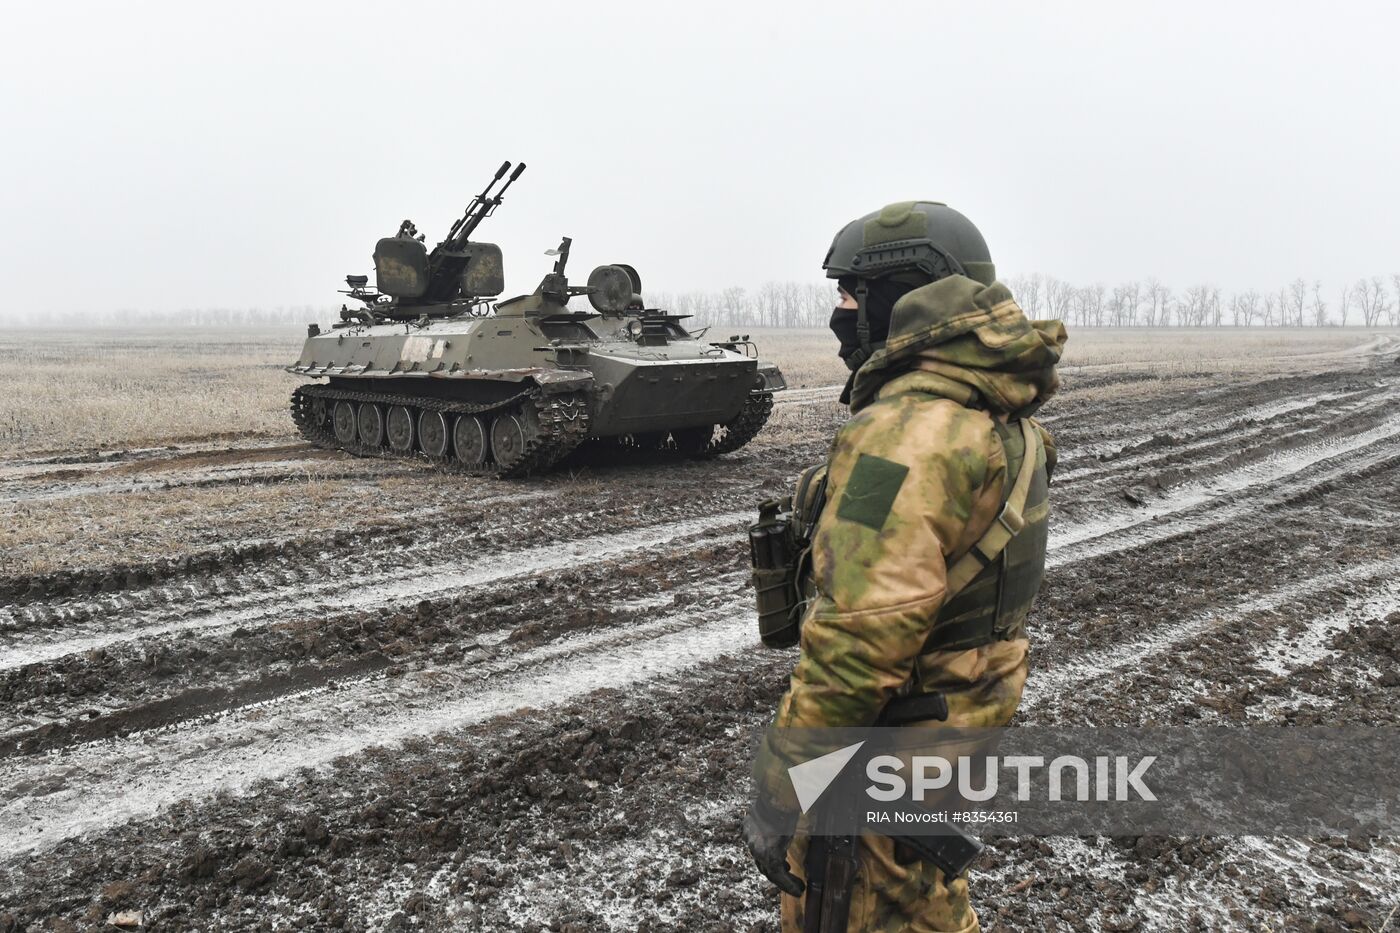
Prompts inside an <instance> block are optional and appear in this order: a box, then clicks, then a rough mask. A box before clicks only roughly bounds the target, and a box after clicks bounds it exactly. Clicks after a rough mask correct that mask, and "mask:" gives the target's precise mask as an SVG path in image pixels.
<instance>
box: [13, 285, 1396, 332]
mask: <svg viewBox="0 0 1400 933" xmlns="http://www.w3.org/2000/svg"><path fill="white" fill-rule="evenodd" d="M1005 282H1006V284H1007V286H1008V287H1010V289H1011V292H1012V294H1013V295H1015V296H1016V300H1017V302H1018V303H1019V304H1020V305H1021V307H1022V308H1023V309H1024V310H1025V312H1026V313H1027V314H1028V315H1029V316H1031V317H1033V318H1041V317H1045V318H1059V319H1060V320H1062V321H1064V322H1065V323H1066V324H1069V325H1071V326H1078V327H1086V326H1087V327H1171V326H1179V327H1219V326H1223V325H1233V326H1235V327H1305V326H1312V327H1325V326H1337V325H1341V326H1346V325H1364V326H1366V327H1381V326H1390V327H1400V274H1397V275H1392V276H1390V280H1389V283H1387V281H1386V280H1385V279H1384V278H1382V277H1381V276H1371V277H1370V278H1362V279H1358V280H1357V281H1356V282H1355V283H1353V284H1351V285H1344V286H1342V288H1341V289H1340V291H1338V292H1335V293H1331V294H1327V293H1325V292H1324V289H1323V286H1322V283H1321V282H1319V281H1312V282H1308V281H1307V280H1306V279H1303V278H1296V279H1294V280H1293V281H1292V282H1289V283H1288V284H1286V285H1284V286H1282V287H1281V288H1279V289H1278V290H1276V291H1262V292H1261V291H1259V290H1256V289H1248V290H1246V291H1241V292H1230V293H1228V294H1227V293H1226V292H1225V291H1224V290H1223V289H1221V288H1220V287H1219V286H1216V285H1209V284H1200V285H1191V286H1188V287H1186V288H1183V289H1180V290H1176V289H1173V288H1172V287H1171V286H1169V285H1165V284H1163V283H1162V282H1161V281H1159V280H1158V279H1156V278H1149V279H1147V280H1145V281H1131V282H1124V283H1122V284H1119V285H1114V286H1112V287H1109V286H1107V285H1104V284H1102V283H1095V284H1093V285H1074V284H1072V283H1070V282H1066V281H1064V280H1063V279H1058V278H1056V277H1055V276H1053V275H1041V274H1039V273H1036V274H1033V275H1024V276H1012V277H1010V278H1007V279H1005ZM646 298H647V306H648V307H655V308H664V309H666V310H668V311H670V312H671V313H673V314H684V315H690V316H691V318H692V319H693V324H695V325H697V326H703V325H714V326H717V327H725V328H728V327H741V328H742V327H824V326H825V325H826V322H827V319H828V318H829V317H830V316H831V309H832V307H833V306H834V305H835V303H836V286H835V283H833V282H829V281H825V282H765V283H764V284H762V285H760V286H759V287H757V288H753V289H747V288H743V287H740V286H737V285H735V286H730V287H729V288H724V289H719V290H717V291H679V292H649V293H648V294H647V296H646ZM581 310H582V309H581ZM337 317H338V312H337V309H335V308H333V307H331V306H329V305H327V306H313V305H300V306H296V307H277V308H188V309H182V310H178V311H136V310H129V309H128V310H120V311H111V312H91V313H74V314H66V315H54V314H43V315H41V314H37V313H28V314H26V313H25V312H23V311H20V312H19V313H18V314H17V316H15V317H12V318H11V322H12V323H16V324H19V325H22V326H40V327H45V326H47V327H61V326H87V325H98V326H102V325H106V326H152V327H157V326H158V327H254V326H281V325H291V326H303V325H305V324H307V323H309V322H313V321H316V322H321V323H325V322H327V321H332V320H335V319H336V318H337Z"/></svg>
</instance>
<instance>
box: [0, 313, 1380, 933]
mask: <svg viewBox="0 0 1400 933" xmlns="http://www.w3.org/2000/svg"><path fill="white" fill-rule="evenodd" d="M1397 354H1400V343H1397V342H1395V341H1393V340H1389V339H1383V340H1381V341H1380V342H1378V343H1377V342H1371V343H1368V344H1367V345H1365V346H1364V347H1363V348H1362V349H1361V351H1360V352H1356V353H1354V354H1350V355H1346V356H1337V355H1331V356H1327V357H1325V358H1320V359H1318V360H1316V361H1313V362H1311V363H1310V364H1309V365H1308V366H1302V367H1300V364H1299V362H1298V361H1297V360H1296V359H1293V360H1291V361H1290V362H1289V363H1288V365H1287V366H1286V367H1285V366H1280V367H1279V368H1278V371H1276V372H1272V373H1271V372H1270V371H1269V367H1267V366H1260V367H1259V368H1258V371H1257V372H1254V373H1251V374H1249V375H1240V374H1238V373H1236V374H1234V375H1231V376H1223V375H1220V376H1211V375H1209V374H1208V373H1207V374H1202V373H1201V372H1199V371H1192V372H1190V373H1188V374H1184V375H1183V376H1182V377H1181V378H1172V377H1170V376H1167V375H1163V374H1162V373H1160V372H1155V373H1154V372H1149V371H1146V370H1137V371H1135V370H1134V369H1133V368H1132V367H1120V366H1112V367H1085V368H1083V369H1082V370H1079V371H1073V370H1071V371H1068V372H1067V373H1066V377H1065V381H1066V388H1065V391H1064V392H1063V394H1062V395H1061V396H1060V397H1059V398H1058V399H1057V400H1056V401H1055V402H1054V404H1053V405H1052V407H1051V409H1050V410H1049V411H1048V412H1047V414H1048V417H1047V419H1046V421H1047V423H1048V425H1049V427H1050V428H1051V429H1052V430H1053V431H1054V432H1055V433H1056V435H1057V438H1058V440H1059V444H1060V447H1061V450H1062V452H1063V453H1062V461H1061V467H1060V472H1059V473H1058V475H1057V477H1056V482H1055V489H1054V493H1055V513H1054V518H1053V522H1054V525H1053V533H1052V540H1051V557H1050V563H1051V566H1052V572H1051V573H1050V575H1049V580H1048V583H1047V586H1046V589H1045V591H1044V592H1043V594H1042V596H1041V599H1040V602H1039V604H1038V608H1037V611H1036V613H1035V615H1034V616H1033V624H1032V631H1033V639H1034V654H1033V670H1032V675H1031V679H1030V682H1029V685H1028V687H1027V694H1026V701H1025V705H1024V707H1023V710H1022V712H1021V714H1020V716H1019V718H1020V720H1021V721H1023V722H1028V723H1096V724H1118V725H1127V724H1171V725H1182V724H1187V723H1222V724H1223V723H1245V722H1254V723H1257V722H1264V723H1275V724H1290V723H1297V724H1310V723H1328V722H1346V723H1353V724H1395V723H1396V722H1397V720H1398V719H1400V689H1397V687H1400V637H1397V634H1400V584H1397V580H1400V532H1397V530H1396V527H1395V523H1394V521H1395V515H1396V514H1397V513H1400V360H1397ZM1300 368H1301V370H1302V371H1300ZM835 394H836V389H835V388H832V387H819V388H810V389H802V390H799V391H795V392H793V393H792V394H790V395H789V396H787V397H786V398H785V399H784V401H783V402H782V403H781V404H780V405H779V406H778V408H777V409H776V410H775V414H774V419H773V423H772V424H771V425H770V428H769V429H768V430H767V431H766V433H765V434H763V435H760V437H759V439H758V441H756V442H755V443H754V444H753V445H751V446H750V447H748V448H746V449H745V450H743V451H740V452H739V453H738V454H734V455H730V456H728V457H726V458H723V459H721V460H718V461H714V462H707V463H684V462H661V463H655V464H652V465H650V466H597V465H574V466H573V467H571V468H568V469H565V470H563V471H560V472H557V473H555V474H552V475H550V476H547V477H544V478H542V479H537V480H534V481H531V482H528V483H521V482H505V481H494V480H470V481H468V480H463V479H462V478H460V477H455V476H448V475H441V474H437V473H434V472H433V471H431V470H430V469H427V468H425V467H422V466H416V465H406V464H399V463H391V462H385V461H359V460H354V459H350V458H347V457H342V456H339V455H336V454H331V453H327V452H322V451H315V450H313V449H311V448H309V447H307V446H305V445H301V444H297V443H292V442H290V441H288V440H285V439H273V440H266V439H245V440H239V439H236V438H235V439H227V438H220V439H215V440H210V441H208V442H192V443H188V444H180V445H175V446H171V447H162V448H152V449H141V450H125V451H116V452H111V451H109V452H105V453H86V454H72V455H50V456H38V457H29V458H27V459H20V458H14V459H11V460H8V461H4V462H0V508H3V509H6V510H8V511H6V512H5V514H6V515H8V516H9V517H10V519H11V520H13V521H15V522H17V523H29V524H32V525H34V526H35V528H36V529H38V530H36V531H35V532H34V533H33V534H32V535H29V536H28V537H25V536H24V535H23V534H20V535H19V536H18V537H17V540H18V541H20V542H21V544H23V546H22V547H21V546H18V545H17V546H16V547H15V548H14V549H13V551H12V553H11V554H10V555H9V557H8V558H7V564H6V565H5V566H3V567H0V933H10V931H15V930H30V929H33V930H72V929H91V928H99V927H102V926H104V925H106V924H107V923H108V922H109V920H116V919H120V920H123V921H132V922H134V921H136V920H138V919H139V921H140V922H141V924H142V927H141V928H142V929H153V930H190V929H199V930H281V929H315V930H321V929H355V930H360V929H374V930H379V929H390V930H398V929H405V930H406V929H434V930H436V929H460V930H477V929H480V930H510V929H535V930H541V929H550V930H595V929H615V930H636V929H642V930H662V929H667V930H669V929H686V930H731V929H758V930H772V929H776V919H775V918H776V902H777V898H776V894H775V893H774V891H773V889H772V888H771V887H770V886H768V884H767V883H766V882H764V881H762V880H761V879H760V878H759V876H758V875H757V874H756V873H755V871H754V870H752V869H751V867H750V864H749V861H748V858H747V856H746V854H745V852H744V850H743V848H742V844H741V843H740V841H739V837H738V821H739V818H740V815H741V812H742V801H743V799H744V797H745V795H746V793H747V766H748V755H749V742H750V740H751V737H752V735H753V734H754V733H755V731H756V730H758V729H759V728H761V727H762V725H763V724H764V723H765V722H766V719H767V717H768V716H769V715H771V710H772V707H773V704H774V703H775V701H776V699H777V697H778V696H779V694H780V693H781V691H782V689H783V686H784V682H785V677H786V674H787V671H788V669H789V668H790V666H791V664H792V661H793V656H792V655H791V654H789V653H785V652H772V651H765V650H762V649H761V648H759V646H758V644H757V638H756V634H755V630H754V623H753V618H752V613H751V610H750V594H749V592H748V589H747V576H746V570H745V568H746V559H747V558H746V550H745V548H746V545H745V542H744V538H743V537H742V534H741V528H742V526H743V524H744V523H745V522H746V521H747V520H748V519H749V516H750V513H751V512H752V510H753V507H754V506H755V504H756V503H757V502H758V501H759V500H761V499H762V498H764V497H765V496H767V495H769V494H771V493H773V492H774V491H776V490H778V489H779V488H781V487H782V486H783V484H784V483H785V482H787V481H788V480H789V479H790V478H791V476H792V475H793V474H795V473H796V472H797V471H798V470H799V469H801V468H802V467H804V466H806V465H807V464H809V463H811V462H815V461H817V460H818V459H820V458H821V457H822V455H823V452H824V449H825V446H826V444H827V442H828V439H829V437H830V434H831V431H832V429H833V428H834V427H835V426H836V425H837V424H839V422H840V420H841V418H842V414H841V411H840V409H839V408H838V406H836V405H835V402H834V398H835ZM289 430H290V428H289ZM43 529H52V531H51V532H43ZM59 555H61V559H60V556H59ZM974 890H975V892H976V901H977V905H978V909H979V913H980V915H981V917H982V920H983V923H984V926H985V927H986V928H988V929H1012V930H1021V929H1083V930H1132V929H1154V930H1180V929H1262V928H1265V927H1269V928H1276V929H1277V928H1289V929H1292V928H1297V929H1308V930H1312V929H1324V930H1329V929H1339V930H1340V929H1357V930H1362V929H1372V930H1375V929H1379V928H1380V926H1381V925H1382V923H1383V922H1384V920H1385V917H1386V914H1387V913H1388V912H1389V911H1390V910H1391V908H1392V907H1393V906H1394V905H1395V903H1396V900H1397V897H1400V894H1397V891H1400V843H1397V841H1396V840H1394V839H1381V840H1366V841H1361V840H1351V841H1345V840H1312V841H1299V840H1288V839H1278V840H1270V839H1255V838H1244V839H1228V838H1218V839H1215V838H1206V839H1201V838H1191V839H1159V838H1145V837H1144V838H1140V839H1093V838H1090V839H1078V838H1052V839H1010V840H1004V841H1001V842H1000V843H998V844H997V845H996V846H995V847H992V848H989V850H988V851H987V852H986V853H985V854H984V856H983V858H982V860H981V862H980V863H979V864H978V866H977V867H976V868H975V869H974ZM1392 925H1394V921H1392Z"/></svg>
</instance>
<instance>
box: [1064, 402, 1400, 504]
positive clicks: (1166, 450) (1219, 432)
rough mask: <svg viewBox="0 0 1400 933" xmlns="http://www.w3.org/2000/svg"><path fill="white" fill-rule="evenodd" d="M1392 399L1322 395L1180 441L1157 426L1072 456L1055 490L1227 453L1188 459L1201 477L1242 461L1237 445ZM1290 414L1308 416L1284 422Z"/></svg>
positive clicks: (1205, 426) (1258, 408)
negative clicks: (1148, 433) (1142, 436)
mask: <svg viewBox="0 0 1400 933" xmlns="http://www.w3.org/2000/svg"><path fill="white" fill-rule="evenodd" d="M1349 399H1356V401H1355V402H1353V403H1352V404H1349V405H1342V406H1339V407H1338V408H1336V409H1329V410H1323V411H1320V410H1319V409H1321V408H1322V407H1323V406H1325V405H1329V404H1332V403H1336V402H1342V401H1345V400H1349ZM1394 399H1395V395H1394V394H1393V393H1390V392H1387V393H1377V392H1375V391H1374V390H1372V391H1366V390H1361V391H1353V392H1336V393H1320V394H1318V395H1313V396H1309V397H1307V398H1305V399H1298V400H1289V401H1284V402H1267V403H1264V404H1261V405H1254V406H1250V407H1249V408H1246V409H1244V410H1242V411H1240V412H1239V413H1238V414H1234V415H1230V416H1227V417H1225V418H1220V419H1215V420H1211V421H1207V422H1204V423H1196V424H1193V425H1191V426H1189V428H1188V429H1187V430H1186V432H1185V434H1184V436H1182V437H1176V436H1173V435H1172V434H1170V433H1167V432H1164V431H1163V430H1162V429H1161V427H1160V426H1158V425H1154V426H1153V427H1154V434H1153V435H1152V437H1151V438H1149V439H1147V440H1145V441H1140V442H1139V443H1137V444H1128V445H1126V446H1124V445H1121V444H1112V445H1105V446H1104V447H1103V448H1102V449H1101V450H1100V451H1099V452H1097V453H1096V452H1095V451H1094V450H1093V449H1092V448H1091V449H1086V450H1075V451H1073V452H1072V455H1071V456H1070V457H1067V458H1066V460H1065V462H1064V463H1063V464H1062V465H1061V467H1057V469H1056V475H1055V483H1056V486H1057V488H1059V489H1060V490H1062V491H1063V490H1064V489H1065V488H1066V487H1067V486H1073V485H1076V484H1079V483H1082V482H1085V481H1086V480H1087V481H1093V480H1095V479H1096V478H1100V477H1108V478H1113V479H1116V478H1118V474H1120V473H1123V472H1126V471H1128V470H1133V471H1136V470H1139V469H1141V468H1143V467H1150V466H1156V465H1162V464H1165V463H1166V462H1168V461H1173V460H1177V459H1181V458H1183V456H1184V455H1188V454H1195V455H1199V454H1202V453H1209V452H1213V451H1216V450H1220V451H1223V453H1222V454H1221V455H1220V456H1219V457H1212V458H1210V459H1206V460H1204V461H1203V460H1201V459H1189V460H1188V461H1187V463H1186V464H1185V465H1186V466H1187V467H1189V469H1191V470H1192V471H1193V472H1199V471H1201V470H1202V469H1204V468H1207V467H1210V466H1214V465H1216V464H1219V463H1227V462H1228V461H1229V460H1231V459H1232V458H1234V457H1236V456H1238V453H1239V450H1238V448H1236V449H1232V447H1233V446H1234V445H1242V444H1244V443H1245V442H1251V443H1253V442H1263V443H1268V442H1269V441H1270V440H1271V439H1277V434H1278V433H1279V432H1285V431H1286V432H1287V434H1288V437H1289V440H1290V441H1292V440H1294V439H1295V438H1296V436H1297V434H1298V433H1299V432H1305V433H1312V432H1315V431H1317V430H1318V429H1319V428H1320V427H1335V426H1336V425H1337V423H1338V420H1339V418H1341V417H1345V416H1349V415H1352V414H1354V413H1362V414H1370V413H1372V412H1373V411H1377V410H1380V409H1382V408H1383V407H1384V406H1386V405H1389V404H1392V403H1393V401H1394ZM1290 415H1301V416H1304V417H1303V418H1300V419H1297V420H1294V419H1288V420H1285V419H1286V418H1287V416H1290ZM1178 430H1179V429H1178ZM1081 464H1083V465H1081Z"/></svg>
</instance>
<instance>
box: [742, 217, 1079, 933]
mask: <svg viewBox="0 0 1400 933" xmlns="http://www.w3.org/2000/svg"><path fill="white" fill-rule="evenodd" d="M823 265H824V268H825V269H826V273H827V276H828V277H829V278H834V279H836V280H837V282H838V285H839V295H840V298H841V303H840V304H839V305H838V306H837V307H836V309H835V311H834V312H833V314H832V317H831V329H832V331H834V332H835V334H836V336H837V338H838V339H839V340H840V343H841V347H840V355H841V357H842V358H843V359H844V360H845V361H846V364H847V366H848V367H849V368H850V369H851V371H852V372H851V377H850V381H849V382H848V383H847V385H846V391H845V393H844V394H843V396H842V399H843V401H848V402H849V404H850V408H851V413H852V417H851V420H850V421H849V422H848V423H847V424H846V425H845V427H844V428H842V430H841V431H840V433H839V434H838V435H837V437H836V440H835V442H834V444H833V447H832V451H831V455H830V458H829V460H828V468H827V481H826V502H827V503H828V505H827V506H826V507H825V508H823V510H822V512H821V515H820V518H819V519H818V520H817V523H816V526H815V531H814V536H813V539H812V555H811V556H812V563H811V573H810V579H809V581H808V582H809V584H810V586H811V587H812V588H813V589H814V591H815V595H814V598H813V599H812V600H811V601H810V602H809V603H808V605H807V608H806V611H805V613H804V614H803V615H802V626H801V652H800V655H799V657H798V661H797V666H796V668H795V669H794V670H793V673H792V679H791V683H790V686H789V688H788V691H787V693H786V694H785V695H784V696H783V698H782V700H781V702H780V703H779V705H778V711H777V715H776V717H775V720H774V725H775V726H776V727H779V728H784V727H844V726H872V725H883V724H891V723H900V724H903V723H908V722H910V720H911V719H917V718H919V716H920V715H923V714H916V715H915V716H909V715H902V714H901V709H902V710H903V712H904V713H908V712H909V711H911V710H916V711H925V710H937V711H938V713H941V712H942V707H943V706H945V705H946V717H944V718H942V719H936V718H935V719H928V720H926V721H921V722H917V723H916V726H917V727H921V728H948V727H982V726H1001V725H1005V724H1006V723H1007V722H1008V721H1009V720H1010V719H1011V717H1012V714H1013V713H1014V712H1015V711H1016V707H1017V704H1018V703H1019V702H1020V697H1021V689H1022V687H1023V685H1024V684H1025V680H1026V670H1027V668H1026V655H1027V648H1028V640H1027V637H1026V630H1025V620H1026V615H1027V613H1028V612H1029V610H1030V607H1031V603H1032V600H1033V599H1034V597H1035V595H1036V592H1037V590H1038V589H1039V587H1040V581H1041V577H1042V575H1043V573H1044V566H1045V542H1046V526H1047V515H1048V483H1049V475H1050V472H1051V471H1052V470H1053V468H1054V465H1055V448H1054V443H1053V440H1052V439H1051V437H1050V435H1049V434H1048V433H1047V432H1046V431H1045V430H1044V429H1043V428H1041V427H1040V426H1039V425H1037V424H1035V422H1034V421H1032V420H1031V418H1030V416H1031V414H1032V412H1034V411H1035V410H1036V409H1038V408H1039V407H1040V405H1041V404H1042V403H1043V402H1044V401H1045V400H1046V399H1047V398H1049V397H1050V396H1051V395H1052V394H1053V393H1054V392H1055V390H1056V388H1057V386H1058V378H1057V376H1056V372H1055V365H1056V363H1057V362H1058V360H1059V358H1060V353H1061V349H1062V347H1063V345H1064V342H1065V339H1066V337H1065V331H1064V327H1063V326H1062V325H1061V324H1060V322H1058V321H1035V322H1032V321H1029V320H1027V319H1026V316H1025V315H1024V314H1023V313H1022V312H1021V309H1020V308H1019V307H1018V306H1017V305H1016V302H1015V301H1014V300H1013V298H1012V296H1011V293H1010V292H1009V291H1008V290H1007V288H1006V286H1004V285H1002V284H1000V283H998V282H997V281H996V280H995V269H994V266H993V264H992V262H991V256H990V255H989V253H988V251H987V246H986V243H985V242H984V241H983V239H982V235H981V234H980V233H979V232H978V230H977V228H976V227H974V226H973V225H972V223H971V222H970V221H969V220H968V219H967V218H966V217H964V216H963V215H962V214H960V213H958V212H957V211H955V210H953V209H951V208H949V207H947V206H946V205H943V204H939V203H935V202H929V201H911V202H903V203H899V204H891V205H889V206H888V207H886V208H884V209H883V210H881V211H878V212H876V213H873V214H869V215H867V216H865V217H862V218H860V219H858V220H856V221H853V222H852V223H850V224H847V225H846V226H845V227H843V228H842V229H841V230H840V232H838V233H837V235H836V238H835V240H834V241H833V242H832V244H831V249H830V251H829V252H828V253H827V256H826V261H825V263H824V264H823ZM1027 457H1029V458H1031V461H1030V466H1029V468H1028V469H1027V470H1026V471H1024V472H1023V471H1022V469H1021V467H1022V463H1023V462H1024V458H1027ZM1018 479H1019V480H1021V482H1019V483H1018V482H1017V480H1018ZM1018 487H1019V488H1018ZM1016 513H1019V515H1017V514H1016ZM935 694H937V695H941V697H942V699H941V700H939V699H938V696H935ZM929 701H936V702H934V703H930V702H929ZM928 715H933V716H935V717H936V716H937V713H930V714H928ZM795 763H796V762H792V761H786V760H783V755H782V753H781V752H779V751H778V750H776V748H775V746H774V745H773V743H771V742H769V743H765V745H764V746H763V747H762V748H761V749H760V752H759V754H758V757H757V760H756V761H755V763H754V779H755V782H756V791H757V799H758V800H759V801H760V802H761V806H762V807H765V808H766V807H771V808H773V810H774V811H776V812H779V813H788V814H794V813H795V812H796V811H797V803H796V800H795V796H794V793H793V790H792V786H791V784H790V783H789V782H788V780H787V777H786V769H787V767H788V766H790V765H791V764H795ZM764 816H772V813H768V814H756V813H753V812H751V813H750V815H749V818H748V819H747V820H746V822H745V838H746V841H747V843H748V846H749V849H750V851H751V852H752V854H753V856H754V859H755V861H756V862H757V864H758V866H759V868H760V870H762V871H763V873H764V874H765V875H766V876H767V877H768V878H769V879H770V880H772V881H773V883H774V884H776V885H777V886H778V887H779V888H780V889H782V891H783V894H784V896H783V898H782V919H783V929H784V930H787V931H797V930H801V929H803V919H804V915H803V901H802V899H801V897H800V895H801V894H802V891H803V888H804V882H805V878H804V868H803V862H804V855H805V852H806V840H805V839H804V838H802V837H801V836H799V837H798V838H797V839H796V841H795V842H794V841H793V840H792V838H791V837H789V836H786V835H782V834H778V833H774V832H773V831H772V830H771V829H770V827H771V826H773V825H774V823H773V822H771V821H769V820H767V819H764V818H763V817H764ZM856 857H857V865H858V868H857V870H856V874H855V878H854V881H853V883H852V888H853V890H852V894H851V898H850V916H849V925H848V926H847V925H846V924H840V925H838V926H836V927H835V928H836V929H841V928H848V929H850V930H881V931H895V930H916V931H961V933H969V931H976V930H977V929H978V923H977V917H976V914H975V913H974V912H973V909H972V906H971V905H970V903H969V901H968V889H967V879H966V878H965V877H944V875H943V874H942V872H941V871H940V870H939V869H937V868H936V867H935V866H933V865H931V864H929V863H927V862H925V861H921V860H920V859H919V857H918V856H917V854H915V853H914V852H912V851H911V850H908V849H906V848H905V847H904V846H900V845H896V844H895V843H894V842H893V841H892V840H890V839H889V838H887V837H885V836H881V835H877V834H873V833H865V834H862V835H861V836H859V837H858V840H857V846H856ZM829 924H830V918H827V924H826V925H824V926H823V929H828V928H831V927H830V925H829Z"/></svg>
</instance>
